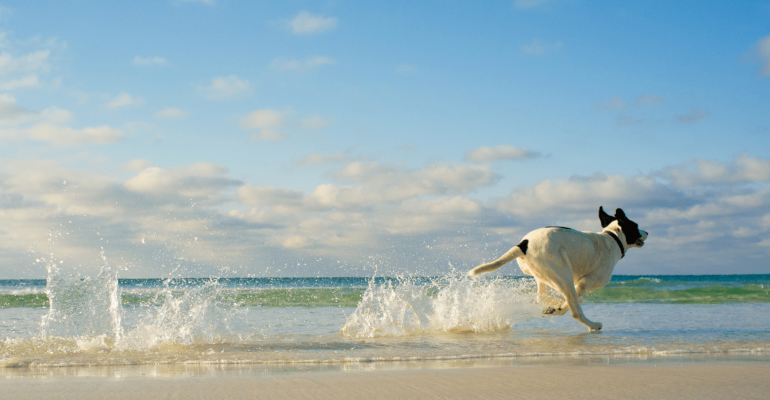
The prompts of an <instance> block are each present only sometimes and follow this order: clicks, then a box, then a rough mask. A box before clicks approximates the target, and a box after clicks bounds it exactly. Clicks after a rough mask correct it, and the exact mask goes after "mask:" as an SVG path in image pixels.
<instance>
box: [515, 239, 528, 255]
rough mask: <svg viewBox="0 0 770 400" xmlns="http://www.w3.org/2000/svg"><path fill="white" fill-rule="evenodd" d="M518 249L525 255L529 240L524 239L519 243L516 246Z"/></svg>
mask: <svg viewBox="0 0 770 400" xmlns="http://www.w3.org/2000/svg"><path fill="white" fill-rule="evenodd" d="M516 246H517V247H518V248H520V249H521V252H522V253H524V255H525V256H526V255H527V247H529V240H527V239H524V240H522V241H521V243H519V244H517V245H516Z"/></svg>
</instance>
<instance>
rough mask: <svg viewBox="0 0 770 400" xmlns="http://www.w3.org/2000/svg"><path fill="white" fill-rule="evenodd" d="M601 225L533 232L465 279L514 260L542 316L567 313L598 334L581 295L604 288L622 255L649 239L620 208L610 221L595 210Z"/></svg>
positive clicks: (602, 213)
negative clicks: (532, 284) (533, 285)
mask: <svg viewBox="0 0 770 400" xmlns="http://www.w3.org/2000/svg"><path fill="white" fill-rule="evenodd" d="M599 221H600V222H601V224H602V228H603V230H602V231H601V232H600V233H593V232H579V231H576V230H574V229H570V228H564V227H560V226H549V227H545V228H540V229H536V230H534V231H532V232H530V233H528V234H527V235H526V236H524V239H523V240H522V241H521V243H519V244H518V245H516V246H514V247H513V248H512V249H510V250H508V252H507V253H505V254H503V256H502V257H500V258H499V259H497V260H495V261H492V262H491V263H487V264H482V265H479V266H478V267H476V268H474V269H472V270H471V271H470V272H469V273H468V274H469V275H478V274H482V273H485V272H491V271H494V270H496V269H498V268H500V267H502V266H503V265H505V264H507V263H509V262H511V261H512V260H515V259H517V260H518V262H519V268H521V272H523V273H525V274H527V275H531V276H534V277H535V280H536V281H537V299H538V302H540V303H545V304H546V305H547V306H548V307H546V308H545V309H544V310H543V314H545V315H564V314H566V313H567V311H568V310H569V311H570V313H571V314H572V318H575V319H576V320H578V321H579V322H580V323H581V324H583V325H585V326H587V327H588V329H589V330H591V331H598V330H600V329H602V324H601V323H599V322H593V321H591V320H589V319H588V318H586V316H585V315H583V310H582V309H581V308H580V302H581V301H582V300H583V295H584V294H585V293H590V292H592V291H594V290H596V289H599V288H601V287H604V285H606V284H607V283H608V282H609V281H610V277H611V275H612V269H613V268H615V264H617V262H618V261H620V259H621V258H623V257H624V256H625V255H626V251H628V249H630V248H632V247H642V246H644V241H645V240H647V232H645V231H643V230H640V229H639V225H637V224H636V222H634V221H631V220H630V219H628V218H627V217H626V214H625V213H624V212H623V210H621V209H619V208H618V209H617V210H615V216H614V217H613V216H610V215H609V214H607V213H605V212H604V210H603V209H602V207H599ZM546 285H548V286H550V287H552V288H553V289H555V290H556V291H558V292H559V293H561V295H562V296H564V299H565V301H563V302H562V301H561V300H557V299H554V298H552V297H550V296H549V295H548V293H547V292H546Z"/></svg>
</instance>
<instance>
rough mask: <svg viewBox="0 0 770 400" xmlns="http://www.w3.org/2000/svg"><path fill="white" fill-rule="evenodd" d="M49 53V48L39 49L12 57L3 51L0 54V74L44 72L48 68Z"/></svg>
mask: <svg viewBox="0 0 770 400" xmlns="http://www.w3.org/2000/svg"><path fill="white" fill-rule="evenodd" d="M50 55H51V51H50V50H39V51H35V52H32V53H29V54H27V55H23V56H20V57H13V56H12V55H11V54H10V53H7V52H3V53H1V54H0V74H2V75H8V74H11V73H14V72H21V73H28V72H37V71H41V72H46V71H48V68H49V66H48V57H49V56H50Z"/></svg>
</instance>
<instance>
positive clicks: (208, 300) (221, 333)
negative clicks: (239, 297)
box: [118, 280, 237, 350]
mask: <svg viewBox="0 0 770 400" xmlns="http://www.w3.org/2000/svg"><path fill="white" fill-rule="evenodd" d="M167 282H168V281H167ZM160 296H162V297H163V299H162V304H161V306H160V307H159V308H157V309H156V311H154V312H153V311H150V310H148V313H147V314H146V316H145V318H144V320H145V321H144V322H141V323H139V325H138V326H137V327H136V328H135V329H133V330H132V331H130V332H128V334H126V336H125V338H124V339H123V340H121V341H120V342H119V343H118V348H121V349H134V350H140V349H147V348H153V347H157V346H159V345H162V344H169V343H173V344H182V345H189V344H194V343H215V342H216V341H217V340H219V339H221V338H223V337H226V336H228V335H229V334H230V333H231V332H232V331H233V330H232V329H231V325H232V324H233V323H234V322H236V321H237V315H236V312H237V310H236V308H235V304H223V302H219V301H217V299H218V297H219V285H218V283H217V281H216V280H210V281H208V282H206V283H205V284H204V285H203V286H199V287H193V288H190V289H189V290H186V291H184V292H182V294H181V295H175V294H174V291H173V290H172V289H171V287H169V286H168V283H167V284H166V287H165V288H164V289H163V291H162V292H160V293H159V294H158V295H157V296H156V297H160Z"/></svg>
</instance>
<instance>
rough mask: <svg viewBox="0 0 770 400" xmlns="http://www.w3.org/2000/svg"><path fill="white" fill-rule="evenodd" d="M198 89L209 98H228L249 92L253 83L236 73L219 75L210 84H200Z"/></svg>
mask: <svg viewBox="0 0 770 400" xmlns="http://www.w3.org/2000/svg"><path fill="white" fill-rule="evenodd" d="M198 90H199V91H200V92H201V93H202V94H203V95H204V96H205V97H206V98H209V99H226V98H230V97H235V96H237V95H240V94H243V93H246V92H248V91H249V90H251V84H250V83H249V81H247V80H245V79H241V78H238V77H237V76H235V75H229V76H219V77H216V78H214V79H212V80H211V84H209V85H208V86H199V87H198Z"/></svg>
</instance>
